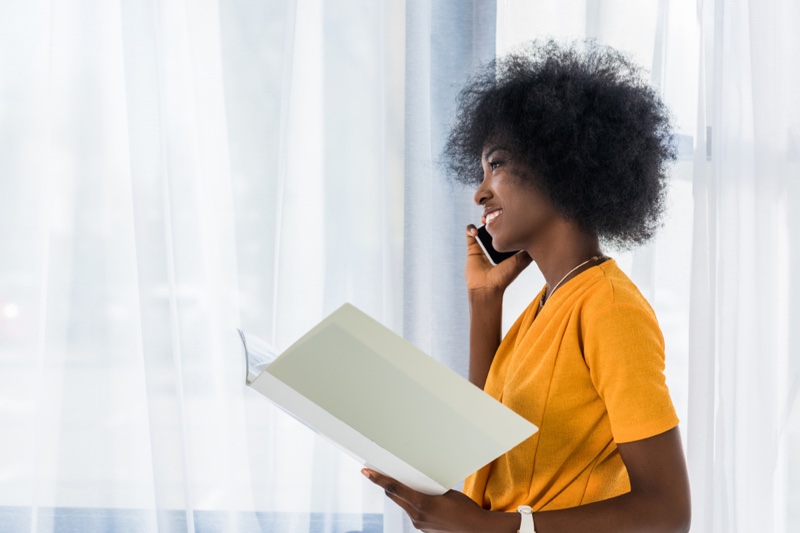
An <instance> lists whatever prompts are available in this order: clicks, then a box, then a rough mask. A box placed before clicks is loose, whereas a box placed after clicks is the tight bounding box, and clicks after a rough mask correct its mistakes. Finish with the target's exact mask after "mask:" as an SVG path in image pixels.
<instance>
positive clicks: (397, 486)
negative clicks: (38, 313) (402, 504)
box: [361, 468, 422, 504]
mask: <svg viewBox="0 0 800 533" xmlns="http://www.w3.org/2000/svg"><path fill="white" fill-rule="evenodd" d="M361 473H362V474H364V476H366V477H367V479H369V480H370V481H372V482H373V483H375V484H376V485H378V486H379V487H381V488H382V489H383V490H384V491H386V495H387V496H389V497H392V496H396V497H397V498H400V499H401V500H403V501H406V502H408V503H412V504H413V503H414V501H412V500H415V501H416V500H417V499H418V496H419V495H420V494H422V493H420V492H417V491H415V490H414V489H412V488H409V487H407V486H405V485H403V484H402V483H400V482H399V481H397V480H396V479H392V478H390V477H389V476H384V475H383V474H380V473H378V472H375V471H374V470H370V469H368V468H364V469H362V470H361ZM392 499H394V498H392Z"/></svg>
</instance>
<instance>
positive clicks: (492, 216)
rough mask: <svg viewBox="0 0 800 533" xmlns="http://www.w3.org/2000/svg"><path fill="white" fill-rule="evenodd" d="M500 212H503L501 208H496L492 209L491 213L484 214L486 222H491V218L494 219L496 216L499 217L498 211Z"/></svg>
mask: <svg viewBox="0 0 800 533" xmlns="http://www.w3.org/2000/svg"><path fill="white" fill-rule="evenodd" d="M502 212H503V211H502V209H498V210H497V211H492V212H491V213H489V214H488V215H486V223H487V224H488V223H489V222H491V221H492V220H494V219H496V218H497V217H499V216H500V213H502Z"/></svg>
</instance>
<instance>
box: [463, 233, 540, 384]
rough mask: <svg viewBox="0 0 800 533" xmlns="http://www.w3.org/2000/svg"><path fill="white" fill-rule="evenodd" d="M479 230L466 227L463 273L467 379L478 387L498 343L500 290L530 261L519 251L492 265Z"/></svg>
mask: <svg viewBox="0 0 800 533" xmlns="http://www.w3.org/2000/svg"><path fill="white" fill-rule="evenodd" d="M477 233H478V230H477V229H476V228H475V226H473V225H470V226H469V227H467V261H466V266H465V268H464V276H465V278H466V281H467V296H468V298H469V311H470V326H469V380H470V381H471V382H472V383H473V384H475V385H477V386H478V387H480V388H483V386H484V385H485V384H486V376H487V374H488V373H489V367H490V366H491V364H492V360H493V359H494V354H495V352H496V351H497V347H498V346H500V337H501V328H502V319H503V293H504V292H505V290H506V288H507V287H508V286H509V285H510V284H511V282H512V281H514V279H516V277H517V276H518V275H519V273H520V272H522V271H523V270H524V269H525V268H526V267H527V266H528V265H529V264H530V263H531V258H530V256H529V255H528V254H526V253H524V252H523V253H519V254H517V255H515V256H514V257H511V258H509V259H506V260H505V261H503V262H502V263H500V264H499V265H497V266H494V265H492V264H491V263H490V262H489V260H488V259H487V258H486V256H485V255H484V253H483V250H481V247H480V245H479V244H478V242H477V241H476V239H475V235H477Z"/></svg>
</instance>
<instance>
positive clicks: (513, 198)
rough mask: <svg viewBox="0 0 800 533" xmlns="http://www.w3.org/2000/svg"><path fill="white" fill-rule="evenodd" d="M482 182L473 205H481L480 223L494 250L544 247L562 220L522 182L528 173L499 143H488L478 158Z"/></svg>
mask: <svg viewBox="0 0 800 533" xmlns="http://www.w3.org/2000/svg"><path fill="white" fill-rule="evenodd" d="M481 165H482V166H483V181H482V182H481V184H480V186H478V189H477V191H475V203H476V204H478V205H482V206H483V218H482V220H483V222H484V223H485V224H486V229H487V231H488V232H489V234H490V235H491V236H492V244H493V246H494V248H495V249H496V250H497V251H500V252H511V251H514V250H526V251H528V252H529V253H530V252H532V251H533V249H534V248H536V245H537V244H543V243H544V242H545V241H546V239H547V237H548V235H551V236H554V233H553V231H552V230H553V229H554V228H555V225H556V224H557V223H559V222H564V217H563V216H561V214H560V213H559V212H558V211H557V210H556V208H555V207H554V206H553V204H552V203H551V202H550V200H549V198H547V195H546V194H544V193H543V192H542V191H541V190H540V189H539V188H538V187H536V186H535V185H532V184H530V183H526V182H525V179H524V178H525V174H526V173H528V172H530V170H528V169H527V168H525V167H523V166H522V165H521V164H520V163H518V162H515V161H514V159H513V154H512V153H511V152H509V151H508V150H507V149H506V148H504V147H503V146H502V145H501V144H491V143H490V144H488V145H487V146H486V148H485V149H484V151H483V157H482V158H481Z"/></svg>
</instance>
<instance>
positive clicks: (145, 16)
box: [0, 0, 800, 533]
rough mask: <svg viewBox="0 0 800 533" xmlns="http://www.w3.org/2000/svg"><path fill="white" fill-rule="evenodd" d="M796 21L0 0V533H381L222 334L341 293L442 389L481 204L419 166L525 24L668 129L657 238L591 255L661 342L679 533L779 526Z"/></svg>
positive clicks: (331, 303) (793, 419)
mask: <svg viewBox="0 0 800 533" xmlns="http://www.w3.org/2000/svg"><path fill="white" fill-rule="evenodd" d="M799 25H800V4H799V3H798V2H796V1H793V0H763V1H759V2H755V1H752V0H751V1H745V0H641V1H636V2H631V1H622V0H527V1H524V0H497V1H494V0H427V1H423V0H191V1H190V0H147V1H145V0H111V1H109V0H26V1H24V2H23V1H16V0H2V1H0V214H1V216H0V435H1V436H2V437H0V531H3V532H14V533H16V532H59V533H61V532H67V531H70V532H71V531H75V532H89V531H108V532H117V531H124V532H128V531H130V532H134V531H135V532H138V531H147V532H151V531H152V532H155V531H159V532H178V531H181V532H183V531H189V532H195V531H198V532H199V531H202V532H251V531H253V532H256V531H268V532H281V533H282V532H292V533H294V532H302V533H305V532H309V533H310V532H325V533H354V532H365V533H366V532H369V533H378V532H387V533H388V532H393V533H396V532H406V531H411V528H410V525H409V524H408V523H407V521H406V520H405V519H404V518H403V516H402V515H401V513H400V511H399V510H398V509H397V508H396V507H395V506H394V505H393V504H391V503H390V502H388V500H384V498H383V495H382V493H381V492H380V491H379V490H378V489H376V488H375V487H374V486H372V485H371V484H370V483H369V482H367V481H366V480H364V479H363V478H362V476H361V475H360V473H359V465H358V464H356V463H355V462H354V461H353V460H351V459H349V458H348V457H346V456H344V455H343V454H341V453H340V452H339V451H337V450H336V449H335V448H333V447H332V446H331V445H329V444H327V443H326V442H325V441H323V440H321V439H319V438H317V437H316V436H315V435H314V434H313V433H311V432H310V431H309V430H307V429H306V428H304V427H303V426H301V425H299V424H298V423H297V422H295V421H294V420H293V419H291V418H289V417H288V416H286V415H284V414H283V413H282V412H279V411H276V410H274V409H273V408H272V407H270V405H269V404H268V403H267V402H266V400H265V399H264V398H263V397H261V396H260V395H259V394H257V393H255V392H254V391H251V390H249V389H245V387H244V362H243V356H242V353H241V349H240V346H239V344H238V343H239V340H238V337H237V334H236V331H235V328H236V327H242V328H243V329H245V330H248V331H250V332H252V333H254V334H256V335H259V336H260V337H262V338H263V339H265V340H266V341H268V342H270V343H271V344H273V345H274V346H275V347H276V348H277V349H278V350H282V349H284V348H286V347H288V346H289V345H290V344H291V343H292V342H293V341H294V340H295V339H297V338H298V337H299V336H300V335H302V334H303V333H304V332H305V331H307V330H308V329H309V328H310V327H311V326H313V325H314V324H315V323H316V322H318V321H319V320H320V319H321V318H323V317H324V316H325V315H327V314H328V313H330V312H331V311H333V310H334V309H336V308H337V307H339V306H340V305H341V304H342V303H344V302H351V303H353V304H355V305H356V306H358V307H360V308H361V309H362V310H364V311H366V312H368V313H369V314H371V315H372V316H373V317H375V318H377V319H378V320H379V321H381V322H382V323H384V324H385V325H387V326H388V327H390V328H392V329H393V330H395V331H396V332H398V333H400V334H402V335H403V336H404V337H405V338H407V339H408V340H410V341H411V342H413V343H415V344H416V345H417V346H419V347H420V348H422V349H423V350H425V351H426V352H428V353H430V354H431V355H432V356H433V357H435V358H437V359H439V360H441V361H443V362H444V363H445V364H447V365H448V366H450V367H451V368H453V369H454V370H456V371H457V372H460V373H462V374H466V366H467V355H468V354H467V348H468V345H467V335H468V329H467V328H468V320H467V302H466V294H465V291H464V287H463V273H462V272H463V257H464V253H465V243H464V241H465V238H464V227H465V226H466V225H467V224H469V223H474V222H476V221H478V220H479V217H480V209H478V208H477V207H476V206H474V205H473V204H472V194H473V191H470V190H466V189H462V188H460V187H459V186H455V185H451V184H450V183H448V182H447V181H446V179H445V178H444V176H443V173H442V170H441V167H440V165H439V164H438V157H439V153H440V150H441V147H442V145H443V142H444V138H445V136H446V134H447V131H448V128H449V125H450V124H451V123H452V121H453V111H454V107H455V101H454V99H455V95H456V94H457V92H458V90H459V88H460V87H461V85H462V84H463V83H464V81H465V80H466V78H467V76H468V75H469V73H470V72H471V71H472V70H473V69H474V68H475V67H477V66H479V65H481V64H483V63H485V62H487V61H489V60H490V59H491V58H493V57H495V55H498V54H503V53H506V52H508V51H510V50H513V49H515V48H517V47H519V46H521V45H522V44H523V43H525V42H527V41H529V40H531V39H534V38H548V37H555V38H558V39H565V40H570V39H584V38H587V37H588V38H592V39H595V40H597V41H599V42H601V43H604V44H608V45H611V46H614V47H616V48H619V49H621V50H623V51H625V52H626V53H628V54H629V55H630V56H631V57H633V58H634V59H635V60H636V61H637V62H638V63H639V64H640V65H642V67H643V68H644V69H645V76H647V77H649V80H650V81H651V82H652V84H653V85H654V86H655V87H657V89H658V90H659V91H660V92H661V94H662V96H663V98H664V99H665V101H666V102H667V104H668V106H669V107H670V109H671V111H672V113H673V116H674V123H675V127H676V145H677V146H678V149H679V157H678V161H677V162H676V163H675V164H674V166H673V167H672V178H671V186H670V205H669V211H668V214H667V217H666V219H665V224H664V227H663V228H662V231H661V232H660V234H659V235H658V237H657V238H656V239H655V240H654V241H653V242H652V243H650V244H648V245H647V246H645V247H643V248H640V249H638V250H635V251H633V252H627V253H617V252H615V251H613V250H609V251H608V252H609V254H610V255H612V256H615V257H616V258H617V259H618V261H619V263H620V264H621V266H622V267H623V268H624V269H625V270H626V271H627V272H628V273H629V274H630V275H631V276H632V277H633V279H634V281H635V282H636V283H637V284H638V285H639V287H640V288H641V289H642V292H643V293H644V294H645V296H646V297H647V298H648V299H649V300H650V302H651V303H652V304H653V306H654V307H655V310H656V312H657V314H658V316H659V319H660V322H661V325H662V328H663V330H664V334H665V337H666V343H667V373H668V384H669V386H670V389H671V392H672V395H673V399H674V401H675V403H676V407H677V408H678V411H679V415H680V417H681V420H682V428H681V429H682V433H683V437H684V444H685V447H686V452H687V456H688V460H689V466H690V474H691V479H692V491H693V500H694V502H693V504H694V505H693V514H694V520H693V529H692V530H693V531H697V532H701V533H705V532H709V533H710V532H715V533H717V532H720V533H721V532H724V533H731V532H737V531H742V532H744V531H748V532H749V531H766V532H772V531H775V532H788V531H797V530H798V529H799V528H800V407H798V403H800V402H798V400H797V397H798V388H799V387H800V327H798V326H800V282H799V280H800V212H799V211H798V210H797V208H796V207H795V208H793V207H792V206H797V205H800V204H798V201H799V200H800V164H799V161H800V99H798V98H797V97H796V95H797V94H798V92H800V62H798V61H797V57H798V55H800V36H798V35H797V33H796V31H795V30H796V28H797V27H798V26H799ZM534 270H535V269H533V268H531V269H528V271H526V272H525V273H524V274H523V276H521V277H520V278H519V279H518V280H517V281H516V282H515V284H514V286H513V287H512V288H511V289H510V290H509V291H508V295H509V296H508V298H507V301H506V303H505V306H506V309H505V314H504V319H505V320H506V322H507V324H506V327H508V325H510V323H511V322H512V321H513V320H514V319H515V318H516V316H517V314H518V313H519V312H520V311H521V310H522V309H523V308H524V307H525V306H526V305H527V304H528V302H529V301H530V300H531V299H532V298H533V296H534V295H535V294H536V292H537V291H538V290H539V289H540V288H541V286H542V284H543V279H542V278H541V276H540V275H539V273H538V271H534ZM792 324H794V326H792Z"/></svg>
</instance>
